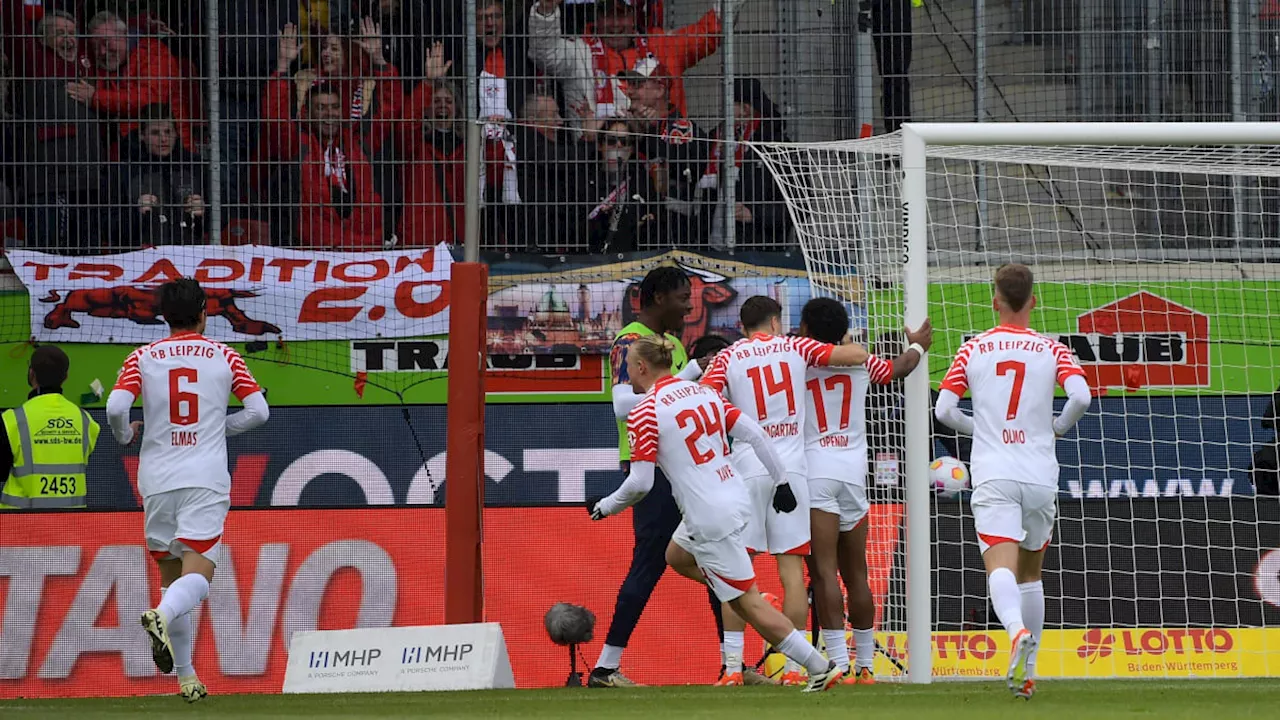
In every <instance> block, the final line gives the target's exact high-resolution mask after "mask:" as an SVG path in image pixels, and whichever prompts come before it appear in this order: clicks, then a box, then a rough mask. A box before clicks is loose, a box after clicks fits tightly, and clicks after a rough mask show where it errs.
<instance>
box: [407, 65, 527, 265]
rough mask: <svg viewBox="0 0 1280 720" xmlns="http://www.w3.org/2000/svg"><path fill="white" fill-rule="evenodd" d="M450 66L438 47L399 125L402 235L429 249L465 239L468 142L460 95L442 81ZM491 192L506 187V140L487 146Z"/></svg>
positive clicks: (488, 181) (489, 188)
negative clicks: (460, 109)
mask: <svg viewBox="0 0 1280 720" xmlns="http://www.w3.org/2000/svg"><path fill="white" fill-rule="evenodd" d="M448 69H449V67H448V63H447V62H446V61H445V60H444V48H443V47H442V46H441V45H440V44H439V43H437V44H436V45H435V47H434V48H433V49H432V50H431V52H430V53H428V56H427V60H426V63H425V74H426V76H427V79H426V80H423V81H422V82H421V83H419V84H418V86H417V87H415V88H414V90H413V92H412V93H410V94H409V97H408V99H407V100H406V102H405V105H404V121H403V122H399V123H397V124H396V132H395V134H394V138H393V139H394V141H395V144H396V151H397V155H398V157H399V158H400V160H401V161H402V163H403V164H402V166H401V167H402V171H401V185H402V187H403V192H404V213H403V215H402V216H401V219H400V227H399V228H398V232H397V235H398V236H399V237H400V241H401V242H402V243H405V244H407V245H414V246H429V245H434V244H436V243H439V242H448V243H460V242H462V240H463V228H464V226H463V215H464V212H463V211H464V204H463V203H464V201H465V199H466V198H465V196H464V194H465V191H466V184H465V181H466V162H465V140H464V138H463V135H462V129H463V125H462V123H461V122H460V121H459V113H458V94H457V90H456V89H455V88H454V86H453V85H451V84H449V83H447V82H443V81H441V80H439V79H438V78H442V77H444V76H445V74H446V73H447V71H448ZM485 159H486V165H487V167H486V172H485V173H484V177H485V181H486V185H487V186H488V188H487V190H489V191H491V190H494V189H496V188H498V187H500V186H501V180H502V166H503V161H504V151H503V146H502V143H501V142H498V141H494V140H489V141H487V142H486V143H485Z"/></svg>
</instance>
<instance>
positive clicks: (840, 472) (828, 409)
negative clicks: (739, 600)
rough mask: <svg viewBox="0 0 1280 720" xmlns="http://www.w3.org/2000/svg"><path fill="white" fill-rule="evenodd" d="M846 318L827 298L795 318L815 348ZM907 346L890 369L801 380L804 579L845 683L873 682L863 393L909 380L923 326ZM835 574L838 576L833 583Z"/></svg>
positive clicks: (924, 341)
mask: <svg viewBox="0 0 1280 720" xmlns="http://www.w3.org/2000/svg"><path fill="white" fill-rule="evenodd" d="M848 333H849V313H848V312H847V311H846V310H845V308H844V305H842V304H841V303H839V302H838V301H836V300H832V299H830V298H814V299H812V300H810V301H809V302H808V303H806V304H805V306H804V310H802V311H801V312H800V334H801V335H803V336H805V337H809V338H813V339H814V340H817V341H819V342H824V343H829V344H832V345H837V344H840V343H844V342H846V339H847V337H848ZM907 341H908V342H909V343H911V345H910V347H908V348H907V350H906V351H905V352H903V353H902V354H900V355H898V357H897V358H896V359H895V360H894V361H893V363H892V364H890V363H888V362H886V361H884V360H882V359H881V358H878V357H876V356H874V355H872V356H871V357H869V358H867V361H866V363H864V364H863V366H862V367H852V368H836V367H825V368H823V367H811V368H809V370H808V372H807V373H806V374H805V378H806V382H805V388H806V390H807V391H808V400H809V403H808V411H807V414H806V417H805V430H804V435H805V464H806V465H807V466H808V470H809V502H810V511H809V526H810V531H811V534H812V536H813V540H812V550H813V555H812V556H811V557H810V560H809V574H810V579H811V582H812V583H813V599H814V603H815V604H816V605H817V610H818V622H819V623H821V625H822V628H823V629H822V640H823V643H824V644H825V645H826V648H827V657H829V658H831V661H832V662H834V663H835V664H837V665H839V666H840V667H841V668H843V669H844V670H845V675H846V678H845V682H855V683H857V684H860V685H871V684H874V683H875V676H874V675H873V674H872V670H871V668H872V664H873V663H872V661H873V660H874V659H875V644H876V641H875V634H874V632H875V628H874V624H875V617H876V606H875V601H874V600H873V599H872V597H871V585H870V583H869V582H868V580H867V522H866V520H867V513H868V511H869V510H870V505H869V504H868V503H867V402H866V401H867V389H868V388H869V386H870V384H871V383H873V382H874V383H877V384H881V385H886V384H888V383H890V382H893V381H894V380H899V379H901V378H904V377H906V376H908V375H910V374H911V372H912V371H913V370H915V369H916V365H918V364H919V363H920V360H921V359H922V358H923V357H924V354H925V352H927V351H928V350H929V345H930V344H931V343H932V342H933V327H932V326H931V325H930V324H929V322H928V321H927V320H926V321H925V323H924V324H923V325H921V326H920V329H919V330H915V331H912V330H907ZM837 571H838V575H839V576H838V577H837ZM841 579H843V580H844V586H845V589H846V591H847V593H848V597H849V623H850V625H852V626H853V641H854V649H855V659H854V665H853V670H852V672H850V670H849V647H848V645H846V644H845V635H844V618H845V615H844V610H845V608H844V598H843V597H842V596H841V593H840V580H841Z"/></svg>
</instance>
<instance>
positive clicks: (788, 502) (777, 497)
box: [773, 483, 796, 513]
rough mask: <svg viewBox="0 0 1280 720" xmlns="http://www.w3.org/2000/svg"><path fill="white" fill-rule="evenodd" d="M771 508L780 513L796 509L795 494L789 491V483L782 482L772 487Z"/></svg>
mask: <svg viewBox="0 0 1280 720" xmlns="http://www.w3.org/2000/svg"><path fill="white" fill-rule="evenodd" d="M773 509H774V510H776V511H778V512H780V513H789V512H791V511H792V510H795V509H796V494H795V493H793V492H791V483H782V484H781V485H779V486H778V487H776V488H774V491H773Z"/></svg>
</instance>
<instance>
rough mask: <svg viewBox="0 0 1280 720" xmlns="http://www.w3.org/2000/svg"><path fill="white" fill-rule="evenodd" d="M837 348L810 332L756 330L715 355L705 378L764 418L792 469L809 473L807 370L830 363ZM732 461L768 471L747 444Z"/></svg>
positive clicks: (748, 471)
mask: <svg viewBox="0 0 1280 720" xmlns="http://www.w3.org/2000/svg"><path fill="white" fill-rule="evenodd" d="M833 350H835V346H834V345H829V344H827V343H824V342H818V341H817V340H814V339H812V338H804V337H792V336H780V335H779V336H770V335H765V334H762V333H756V334H755V335H752V336H751V337H749V338H743V339H741V340H739V341H737V342H735V343H734V344H732V345H730V346H729V347H728V348H726V349H725V350H724V351H723V352H721V353H720V354H719V355H717V356H716V359H715V362H713V363H711V367H710V368H708V369H707V372H706V373H704V374H703V376H702V384H703V385H706V386H708V387H710V388H713V389H715V390H716V391H717V392H719V393H720V394H722V395H724V397H725V399H726V400H728V401H729V402H730V403H733V405H735V406H737V407H738V408H740V409H741V410H742V412H744V413H747V417H750V418H752V419H753V420H757V421H758V422H759V423H760V427H761V428H763V429H764V432H765V434H766V435H768V436H769V437H770V438H772V439H773V447H774V450H776V451H777V453H778V457H779V458H781V460H782V466H783V467H784V468H785V469H786V471H787V472H788V473H796V474H799V475H805V474H806V470H805V468H806V465H805V458H804V425H803V424H804V418H805V408H806V406H807V403H806V402H805V387H804V383H805V372H806V371H807V370H808V369H809V368H810V367H824V366H826V365H827V364H828V363H829V362H830V360H831V352H832V351H833ZM733 462H734V465H736V466H737V467H738V470H739V471H741V472H742V474H743V475H744V476H746V477H757V476H760V475H767V474H768V470H766V469H765V467H764V464H763V463H761V462H760V459H759V458H757V457H756V453H755V450H752V449H751V448H750V447H749V446H743V447H739V448H735V449H734V452H733Z"/></svg>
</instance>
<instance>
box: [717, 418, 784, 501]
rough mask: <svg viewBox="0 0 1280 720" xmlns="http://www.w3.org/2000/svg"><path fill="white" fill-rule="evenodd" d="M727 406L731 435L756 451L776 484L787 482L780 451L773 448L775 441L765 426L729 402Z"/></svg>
mask: <svg viewBox="0 0 1280 720" xmlns="http://www.w3.org/2000/svg"><path fill="white" fill-rule="evenodd" d="M726 406H727V407H726V408H725V411H726V412H725V418H726V419H727V422H728V430H729V437H731V438H733V439H734V440H741V441H743V442H745V443H746V444H748V445H750V446H751V449H752V450H755V451H756V457H758V458H760V463H761V464H762V465H764V468H765V470H768V471H769V477H771V478H773V484H774V485H782V484H784V483H786V482H787V471H786V467H785V466H784V465H783V464H782V458H780V457H778V451H777V450H774V449H773V443H772V442H771V441H770V440H769V436H768V435H766V434H765V432H764V428H762V427H760V425H759V423H757V422H756V421H755V420H752V419H751V418H749V417H747V416H746V415H743V414H742V411H741V410H739V409H738V408H736V407H734V406H732V405H728V404H727V403H726Z"/></svg>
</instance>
